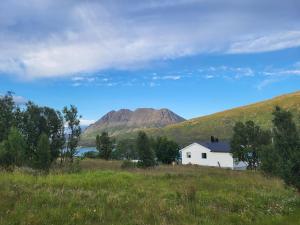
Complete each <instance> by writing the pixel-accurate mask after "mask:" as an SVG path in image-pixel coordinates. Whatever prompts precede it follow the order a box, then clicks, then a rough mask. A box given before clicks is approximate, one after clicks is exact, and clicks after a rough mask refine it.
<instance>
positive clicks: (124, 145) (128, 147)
mask: <svg viewBox="0 0 300 225" xmlns="http://www.w3.org/2000/svg"><path fill="white" fill-rule="evenodd" d="M112 158H113V159H121V160H124V159H127V160H129V159H137V158H138V152H137V150H136V146H135V143H134V142H133V141H132V140H128V139H126V140H120V141H118V143H117V146H116V149H115V150H114V151H113V152H112Z"/></svg>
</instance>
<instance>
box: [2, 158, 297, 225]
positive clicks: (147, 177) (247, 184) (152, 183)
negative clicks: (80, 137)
mask: <svg viewBox="0 0 300 225" xmlns="http://www.w3.org/2000/svg"><path fill="white" fill-rule="evenodd" d="M81 166H82V168H83V170H82V171H81V172H80V173H76V174H50V175H47V176H34V175H30V174H26V173H24V172H14V173H6V172H0V224H1V225H12V224H14V225H17V224H20V225H27V224H28V225H35V224H36V225H44V224H45V225H46V224H47V225H48V224H49V225H50V224H53V225H54V224H55V225H56V224H59V225H60V224H70V225H77V224H78V225H85V224H87V225H89V224H95V225H96V224H105V225H108V224H122V225H126V224H128V225H134V224H174V225H176V224H203V225H218V224H222V225H229V224H230V225H231V224H236V225H240V224H241V225H248V224H249V225H250V224H252V225H253V224H254V225H255V224H257V225H263V224H278V225H284V224H295V225H296V224H300V211H299V210H300V198H299V195H298V194H297V193H296V191H295V190H293V189H292V188H290V187H286V186H285V185H284V184H283V183H282V181H281V180H278V179H276V178H266V177H264V176H262V175H261V174H260V173H258V172H249V171H231V170H223V169H215V168H204V167H195V166H186V167H183V166H174V167H172V166H160V167H158V168H156V169H151V170H139V169H134V170H130V171H124V170H121V168H120V162H117V161H112V162H103V161H101V160H91V159H89V160H82V161H81ZM297 210H298V211H297Z"/></svg>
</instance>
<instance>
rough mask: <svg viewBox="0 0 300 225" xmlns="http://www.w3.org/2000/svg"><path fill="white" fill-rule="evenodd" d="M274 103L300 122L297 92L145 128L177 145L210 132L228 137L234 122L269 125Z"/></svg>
mask: <svg viewBox="0 0 300 225" xmlns="http://www.w3.org/2000/svg"><path fill="white" fill-rule="evenodd" d="M276 105H278V106H280V107H282V108H284V109H287V110H289V111H291V112H292V113H293V114H294V115H297V116H298V117H296V118H295V121H296V122H297V124H298V125H300V91H299V92H295V93H291V94H286V95H282V96H279V97H275V98H273V99H270V100H266V101H262V102H258V103H255V104H251V105H247V106H243V107H238V108H234V109H230V110H226V111H223V112H219V113H215V114H212V115H208V116H203V117H198V118H194V119H191V120H187V121H184V122H182V123H178V124H174V125H169V126H166V127H164V128H161V129H150V130H147V133H149V134H150V135H153V136H157V135H164V136H167V137H169V138H171V139H174V140H175V141H177V142H178V143H180V144H189V143H191V142H193V141H200V140H207V139H209V138H210V136H211V135H214V136H217V137H219V139H229V138H230V137H231V135H232V128H233V126H234V124H235V123H236V122H237V121H247V120H253V121H255V122H257V123H258V124H259V125H260V126H261V127H263V128H265V129H269V128H271V126H272V111H273V110H274V107H275V106H276Z"/></svg>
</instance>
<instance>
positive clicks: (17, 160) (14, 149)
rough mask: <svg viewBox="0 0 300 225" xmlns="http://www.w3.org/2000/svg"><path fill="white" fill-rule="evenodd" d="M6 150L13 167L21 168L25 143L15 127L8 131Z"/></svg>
mask: <svg viewBox="0 0 300 225" xmlns="http://www.w3.org/2000/svg"><path fill="white" fill-rule="evenodd" d="M7 148H8V150H9V152H10V154H11V155H12V158H13V162H12V163H13V165H16V166H21V165H23V164H24V163H25V151H26V142H25V140H24V138H23V136H22V134H21V133H20V132H19V130H18V129H17V128H15V127H12V128H11V129H10V131H9V134H8V138H7Z"/></svg>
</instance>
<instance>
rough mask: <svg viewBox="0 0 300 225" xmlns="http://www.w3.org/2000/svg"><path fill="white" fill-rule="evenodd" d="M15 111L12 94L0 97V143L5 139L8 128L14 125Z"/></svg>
mask: <svg viewBox="0 0 300 225" xmlns="http://www.w3.org/2000/svg"><path fill="white" fill-rule="evenodd" d="M16 110H17V106H16V105H15V103H14V100H13V96H12V92H8V93H7V94H6V95H4V96H0V142H2V141H4V140H6V139H7V137H8V133H9V130H10V128H11V127H12V126H13V125H14V124H15V111H16Z"/></svg>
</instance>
